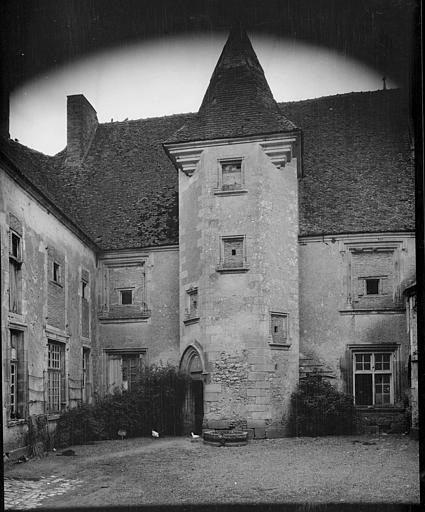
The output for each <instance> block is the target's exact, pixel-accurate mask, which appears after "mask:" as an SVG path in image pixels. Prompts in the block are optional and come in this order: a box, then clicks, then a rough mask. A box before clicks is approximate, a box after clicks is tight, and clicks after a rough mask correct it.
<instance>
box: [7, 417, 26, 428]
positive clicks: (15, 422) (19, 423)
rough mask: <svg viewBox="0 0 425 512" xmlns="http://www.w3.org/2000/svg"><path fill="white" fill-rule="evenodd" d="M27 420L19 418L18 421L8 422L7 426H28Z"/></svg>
mask: <svg viewBox="0 0 425 512" xmlns="http://www.w3.org/2000/svg"><path fill="white" fill-rule="evenodd" d="M26 423H27V420H26V419H25V418H19V419H17V420H8V422H7V426H8V427H16V426H18V425H26Z"/></svg>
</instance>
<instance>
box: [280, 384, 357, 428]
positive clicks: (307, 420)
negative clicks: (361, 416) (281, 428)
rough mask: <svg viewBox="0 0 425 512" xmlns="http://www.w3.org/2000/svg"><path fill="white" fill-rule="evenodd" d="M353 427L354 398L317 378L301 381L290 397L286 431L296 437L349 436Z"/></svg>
mask: <svg viewBox="0 0 425 512" xmlns="http://www.w3.org/2000/svg"><path fill="white" fill-rule="evenodd" d="M355 425H356V411H355V408H354V402H353V397H352V396H350V395H346V394H345V393H341V392H339V391H337V390H336V389H335V388H334V387H333V386H332V385H331V384H330V383H329V382H328V381H327V380H324V379H323V378H322V377H321V376H320V375H309V376H307V377H306V378H304V379H302V380H301V381H300V382H299V384H298V388H297V390H296V391H295V392H294V393H293V394H292V396H291V414H290V420H289V430H290V433H291V434H292V435H295V436H324V435H335V434H351V433H353V431H354V429H355Z"/></svg>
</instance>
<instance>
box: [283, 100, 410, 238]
mask: <svg viewBox="0 0 425 512" xmlns="http://www.w3.org/2000/svg"><path fill="white" fill-rule="evenodd" d="M284 107H285V111H286V112H288V115H289V116H290V117H291V119H293V120H294V121H295V122H296V123H297V124H298V125H299V126H300V127H301V129H302V132H303V172H304V176H303V178H302V179H301V180H300V189H299V193H300V197H299V200H300V234H302V235H308V234H322V233H329V234H332V233H333V234H336V233H355V232H362V231H363V232H376V231H396V230H400V231H405V230H414V229H415V221H414V219H415V190H414V187H415V176H414V164H413V160H412V151H411V141H410V138H409V112H408V108H407V98H406V97H405V96H404V94H403V92H402V91H401V90H387V91H376V92H361V93H350V94H343V95H337V96H329V97H324V98H318V99H314V100H307V101H299V102H294V103H286V104H284Z"/></svg>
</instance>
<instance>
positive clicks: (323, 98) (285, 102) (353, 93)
mask: <svg viewBox="0 0 425 512" xmlns="http://www.w3.org/2000/svg"><path fill="white" fill-rule="evenodd" d="M402 91H403V89H402V88H401V87H394V88H392V89H376V90H374V91H351V92H343V93H341V94H338V93H337V94H329V95H328V96H317V97H316V98H305V99H302V100H291V101H278V102H277V103H278V105H293V104H295V103H311V102H314V101H320V100H326V99H330V98H341V97H343V96H354V95H362V94H364V95H366V94H379V93H382V94H388V93H391V94H393V93H394V92H402Z"/></svg>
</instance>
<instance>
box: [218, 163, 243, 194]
mask: <svg viewBox="0 0 425 512" xmlns="http://www.w3.org/2000/svg"><path fill="white" fill-rule="evenodd" d="M221 188H222V190H238V189H241V188H242V160H232V161H223V162H221Z"/></svg>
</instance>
